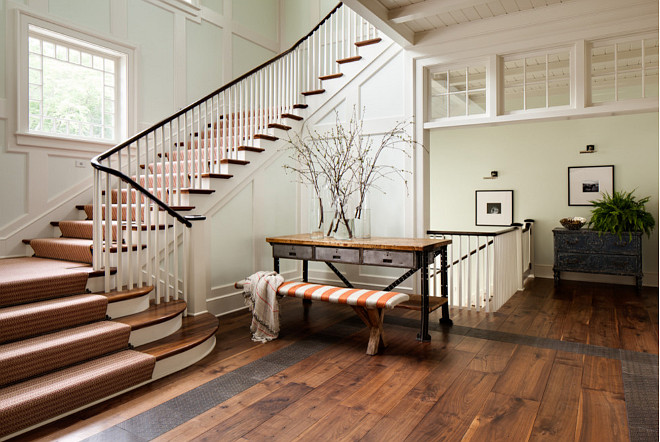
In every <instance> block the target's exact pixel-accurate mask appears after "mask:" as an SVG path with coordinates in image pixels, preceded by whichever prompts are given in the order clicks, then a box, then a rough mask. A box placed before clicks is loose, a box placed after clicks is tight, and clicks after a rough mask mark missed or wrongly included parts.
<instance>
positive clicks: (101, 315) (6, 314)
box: [0, 295, 108, 343]
mask: <svg viewBox="0 0 660 442" xmlns="http://www.w3.org/2000/svg"><path fill="white" fill-rule="evenodd" d="M107 309H108V298H107V297H106V296H102V295H73V296H67V297H64V298H58V299H50V300H48V301H40V302H32V303H29V304H23V305H17V306H13V307H7V308H4V309H0V343H3V342H9V341H15V340H17V339H24V338H29V337H31V336H36V335H40V334H42V333H48V332H52V331H55V330H61V329H64V328H68V327H74V326H76V325H80V324H87V323H90V322H94V321H101V320H103V319H105V314H106V311H107Z"/></svg>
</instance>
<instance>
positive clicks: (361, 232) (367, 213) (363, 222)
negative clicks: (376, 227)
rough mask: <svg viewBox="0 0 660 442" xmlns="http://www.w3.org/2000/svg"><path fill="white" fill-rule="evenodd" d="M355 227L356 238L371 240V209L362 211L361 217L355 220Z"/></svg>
mask: <svg viewBox="0 0 660 442" xmlns="http://www.w3.org/2000/svg"><path fill="white" fill-rule="evenodd" d="M353 226H354V230H353V232H354V236H355V238H360V239H369V238H371V209H362V210H361V211H360V217H359V218H355V219H354V220H353Z"/></svg>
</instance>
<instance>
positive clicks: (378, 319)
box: [353, 307, 387, 355]
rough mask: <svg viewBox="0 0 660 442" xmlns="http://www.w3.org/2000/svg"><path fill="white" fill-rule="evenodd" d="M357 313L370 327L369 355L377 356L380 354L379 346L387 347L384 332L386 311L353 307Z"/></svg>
mask: <svg viewBox="0 0 660 442" xmlns="http://www.w3.org/2000/svg"><path fill="white" fill-rule="evenodd" d="M353 310H355V313H357V315H358V316H359V317H360V319H362V322H364V323H365V324H366V325H367V327H369V343H368V344H367V354H368V355H375V354H376V353H378V348H379V346H381V345H382V346H383V347H387V342H386V341H385V333H384V331H383V319H384V318H385V309H382V308H379V309H366V308H364V307H353Z"/></svg>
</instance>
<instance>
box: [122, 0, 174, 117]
mask: <svg viewBox="0 0 660 442" xmlns="http://www.w3.org/2000/svg"><path fill="white" fill-rule="evenodd" d="M128 39H129V40H130V41H132V42H133V43H135V44H136V45H137V46H138V47H139V48H140V53H139V61H138V63H139V72H140V78H139V89H138V100H139V103H138V107H139V109H140V112H139V113H140V115H139V116H138V121H140V122H156V121H158V120H160V119H162V118H164V117H165V116H166V115H167V114H169V113H171V112H172V111H173V110H174V63H175V62H178V63H183V60H177V61H175V60H174V51H173V45H174V15H173V14H171V13H169V12H167V11H165V10H163V9H161V8H158V7H156V6H154V5H152V4H151V3H147V2H145V1H143V0H131V1H129V2H128Z"/></svg>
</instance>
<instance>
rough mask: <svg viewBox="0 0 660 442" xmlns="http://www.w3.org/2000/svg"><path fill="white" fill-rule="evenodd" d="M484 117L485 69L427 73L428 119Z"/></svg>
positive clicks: (470, 67)
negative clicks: (429, 88) (429, 79)
mask: <svg viewBox="0 0 660 442" xmlns="http://www.w3.org/2000/svg"><path fill="white" fill-rule="evenodd" d="M485 113H486V66H468V67H461V68H460V69H447V70H440V71H435V72H432V73H431V119H433V120H435V119H439V118H451V117H465V116H469V115H483V114H485Z"/></svg>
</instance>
